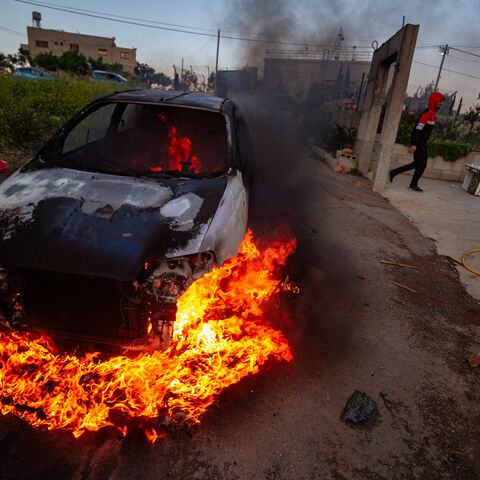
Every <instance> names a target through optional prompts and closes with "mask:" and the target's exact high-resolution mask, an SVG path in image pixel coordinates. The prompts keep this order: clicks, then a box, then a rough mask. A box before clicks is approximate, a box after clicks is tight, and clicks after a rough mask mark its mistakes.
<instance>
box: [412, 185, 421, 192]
mask: <svg viewBox="0 0 480 480" xmlns="http://www.w3.org/2000/svg"><path fill="white" fill-rule="evenodd" d="M410 188H411V189H412V190H415V191H416V192H423V190H422V189H421V188H420V187H419V186H417V185H410Z"/></svg>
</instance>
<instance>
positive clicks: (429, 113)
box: [411, 92, 445, 147]
mask: <svg viewBox="0 0 480 480" xmlns="http://www.w3.org/2000/svg"><path fill="white" fill-rule="evenodd" d="M444 99H445V97H444V96H443V95H442V94H441V93H438V92H433V93H432V94H431V95H430V98H429V99H428V108H427V109H426V110H424V111H423V112H422V114H421V115H420V118H419V119H418V121H417V126H416V127H415V129H414V130H413V132H412V142H411V143H412V145H415V146H416V147H426V144H427V140H428V139H429V138H430V134H431V133H432V130H433V127H434V126H435V121H436V118H437V117H436V112H437V110H438V104H439V103H440V102H441V101H442V100H444Z"/></svg>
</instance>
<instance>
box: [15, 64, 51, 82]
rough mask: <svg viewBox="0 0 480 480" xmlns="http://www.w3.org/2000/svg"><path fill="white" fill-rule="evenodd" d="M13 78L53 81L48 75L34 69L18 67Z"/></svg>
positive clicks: (39, 69) (38, 69)
mask: <svg viewBox="0 0 480 480" xmlns="http://www.w3.org/2000/svg"><path fill="white" fill-rule="evenodd" d="M13 76H14V77H22V78H27V79H28V80H34V81H37V80H53V79H54V78H55V77H54V76H53V75H51V74H50V73H48V72H46V71H45V70H42V69H41V68H35V67H18V68H16V69H15V71H14V72H13Z"/></svg>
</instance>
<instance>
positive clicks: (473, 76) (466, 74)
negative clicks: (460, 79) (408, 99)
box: [413, 60, 480, 80]
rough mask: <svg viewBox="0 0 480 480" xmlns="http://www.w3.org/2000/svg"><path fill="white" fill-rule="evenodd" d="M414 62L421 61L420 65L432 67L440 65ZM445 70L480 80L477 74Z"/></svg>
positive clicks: (415, 61)
mask: <svg viewBox="0 0 480 480" xmlns="http://www.w3.org/2000/svg"><path fill="white" fill-rule="evenodd" d="M413 62H414V63H419V64H420V65H425V66H427V67H432V68H435V69H438V65H430V64H429V63H423V62H419V61H418V60H414V61H413ZM443 70H444V71H445V72H450V73H456V74H458V75H464V76H465V77H470V78H475V79H477V80H480V77H476V76H475V75H469V74H468V73H463V72H456V71H455V70H449V69H448V68H444V69H443Z"/></svg>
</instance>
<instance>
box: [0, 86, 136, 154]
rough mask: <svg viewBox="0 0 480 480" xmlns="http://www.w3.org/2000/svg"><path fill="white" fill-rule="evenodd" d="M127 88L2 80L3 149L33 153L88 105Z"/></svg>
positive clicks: (0, 130)
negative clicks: (96, 99) (98, 98)
mask: <svg viewBox="0 0 480 480" xmlns="http://www.w3.org/2000/svg"><path fill="white" fill-rule="evenodd" d="M125 88H129V87H127V86H125V85H122V86H121V85H118V84H113V83H107V82H89V81H84V80H60V79H55V80H41V81H38V82H33V81H31V80H27V79H24V78H18V77H0V118H1V119H2V121H1V122H0V150H1V151H2V152H4V151H5V150H7V149H8V150H21V151H23V152H26V153H31V152H32V151H34V150H37V149H38V148H40V147H41V146H42V145H43V144H44V143H45V142H46V141H47V140H48V138H49V137H51V136H52V135H53V134H54V133H55V131H56V130H58V128H60V127H61V125H62V124H63V123H64V122H65V121H66V120H68V119H69V118H70V117H71V116H73V115H74V114H75V113H76V112H77V111H79V110H80V109H81V108H83V107H84V106H85V105H86V104H87V103H89V102H91V101H92V100H94V99H95V98H97V97H101V96H103V95H107V94H110V93H113V92H114V91H115V90H121V89H125Z"/></svg>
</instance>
